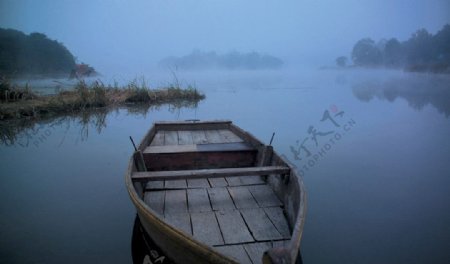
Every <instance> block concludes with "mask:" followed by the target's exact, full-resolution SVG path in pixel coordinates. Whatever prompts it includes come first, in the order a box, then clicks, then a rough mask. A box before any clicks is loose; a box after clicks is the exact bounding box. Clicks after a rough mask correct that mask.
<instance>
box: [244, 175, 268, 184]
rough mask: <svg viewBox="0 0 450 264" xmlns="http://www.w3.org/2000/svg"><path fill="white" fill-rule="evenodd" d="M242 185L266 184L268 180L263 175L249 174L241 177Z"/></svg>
mask: <svg viewBox="0 0 450 264" xmlns="http://www.w3.org/2000/svg"><path fill="white" fill-rule="evenodd" d="M240 179H241V182H242V185H256V184H265V183H266V182H265V181H264V180H263V179H262V178H261V176H247V177H240Z"/></svg>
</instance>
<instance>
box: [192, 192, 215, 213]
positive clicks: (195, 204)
mask: <svg viewBox="0 0 450 264" xmlns="http://www.w3.org/2000/svg"><path fill="white" fill-rule="evenodd" d="M187 199H188V206H189V212H191V213H193V212H194V213H199V212H210V211H212V209H211V205H210V203H209V197H208V192H207V191H206V189H188V190H187Z"/></svg>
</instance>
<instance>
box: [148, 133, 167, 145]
mask: <svg viewBox="0 0 450 264" xmlns="http://www.w3.org/2000/svg"><path fill="white" fill-rule="evenodd" d="M150 146H164V131H158V132H156V134H155V136H154V137H153V139H152V143H150Z"/></svg>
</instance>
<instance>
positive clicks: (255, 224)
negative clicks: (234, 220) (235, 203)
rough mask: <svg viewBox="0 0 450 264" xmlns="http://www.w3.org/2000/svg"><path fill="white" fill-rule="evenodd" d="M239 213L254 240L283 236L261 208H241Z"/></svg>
mask: <svg viewBox="0 0 450 264" xmlns="http://www.w3.org/2000/svg"><path fill="white" fill-rule="evenodd" d="M241 214H242V216H243V217H244V220H245V222H246V223H247V226H248V228H249V229H250V232H251V233H252V235H253V237H254V238H255V240H257V241H266V240H277V239H282V238H283V237H282V236H281V235H280V233H279V232H278V231H277V229H276V228H275V226H274V225H273V224H272V222H271V221H270V219H269V218H268V217H267V215H266V214H265V213H264V210H263V209H262V208H251V209H242V210H241Z"/></svg>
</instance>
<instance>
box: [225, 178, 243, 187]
mask: <svg viewBox="0 0 450 264" xmlns="http://www.w3.org/2000/svg"><path fill="white" fill-rule="evenodd" d="M225 179H226V180H227V182H228V186H241V185H242V182H241V177H226V178H225Z"/></svg>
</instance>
